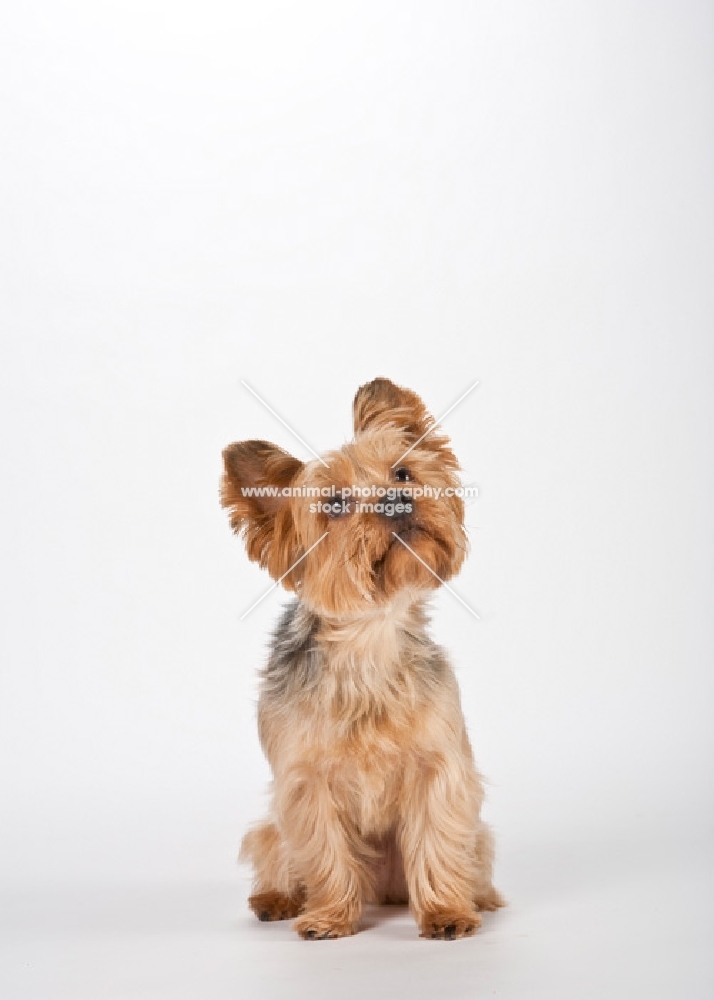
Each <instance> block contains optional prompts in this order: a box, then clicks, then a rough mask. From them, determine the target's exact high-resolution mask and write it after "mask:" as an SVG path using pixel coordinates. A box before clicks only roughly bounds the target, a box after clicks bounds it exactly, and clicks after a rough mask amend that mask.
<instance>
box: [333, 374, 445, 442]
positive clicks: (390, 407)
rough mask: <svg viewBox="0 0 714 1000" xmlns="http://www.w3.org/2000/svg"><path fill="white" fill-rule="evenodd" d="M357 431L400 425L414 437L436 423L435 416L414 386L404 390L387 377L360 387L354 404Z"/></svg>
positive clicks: (353, 410)
mask: <svg viewBox="0 0 714 1000" xmlns="http://www.w3.org/2000/svg"><path fill="white" fill-rule="evenodd" d="M352 414H353V417H354V428H355V434H362V433H363V432H364V431H372V430H378V429H379V428H381V427H386V426H388V425H389V426H392V427H399V428H400V429H401V430H404V431H406V432H407V434H408V435H409V436H410V437H412V438H413V439H414V440H416V439H417V438H419V437H421V435H422V434H424V432H425V431H427V430H428V429H429V428H430V427H431V426H433V424H434V418H433V417H432V415H431V414H430V413H429V411H428V410H427V408H426V407H425V406H424V404H423V403H422V401H421V399H419V397H418V396H417V394H416V393H415V392H412V391H411V389H402V387H401V386H399V385H395V384H394V382H392V381H391V380H390V379H388V378H375V379H372V381H371V382H367V383H366V384H365V385H362V386H360V388H359V389H358V390H357V395H356V396H355V398H354V402H353V403H352Z"/></svg>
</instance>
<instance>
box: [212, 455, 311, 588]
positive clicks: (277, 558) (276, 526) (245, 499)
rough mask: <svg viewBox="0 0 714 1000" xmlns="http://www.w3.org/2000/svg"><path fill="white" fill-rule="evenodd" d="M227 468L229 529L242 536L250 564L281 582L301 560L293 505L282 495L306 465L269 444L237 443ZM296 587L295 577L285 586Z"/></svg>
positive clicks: (224, 500)
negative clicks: (253, 563) (254, 563)
mask: <svg viewBox="0 0 714 1000" xmlns="http://www.w3.org/2000/svg"><path fill="white" fill-rule="evenodd" d="M223 466H224V474H223V479H222V482H221V504H222V505H223V506H224V507H226V508H227V509H228V512H229V517H230V522H231V527H232V529H233V531H234V532H235V533H236V534H242V535H243V539H244V541H245V547H246V550H247V552H248V558H249V559H252V560H253V561H254V562H257V563H259V564H260V566H262V567H263V568H264V569H267V570H268V572H269V573H270V575H271V576H272V577H273V579H274V580H278V579H280V577H281V576H282V575H283V574H284V573H286V572H287V571H288V569H289V568H290V566H292V564H293V563H294V562H295V561H296V559H298V558H299V557H300V544H299V540H298V537H297V533H296V531H295V524H294V522H293V517H292V512H291V510H290V500H289V497H287V496H283V495H282V491H283V490H284V489H285V487H287V486H290V485H291V484H292V483H293V481H294V479H295V477H296V476H297V474H298V473H299V472H300V470H301V469H302V467H303V463H302V462H300V461H299V460H298V459H297V458H293V456H292V455H290V454H288V452H286V451H283V449H282V448H278V446H277V445H275V444H270V442H268V441H238V442H236V443H235V444H231V445H229V446H228V447H227V448H226V449H225V450H224V452H223ZM259 491H260V492H259ZM296 583H297V577H296V575H295V574H294V573H290V574H289V576H287V577H286V578H285V580H283V585H284V586H285V587H287V588H288V589H290V590H294V589H295V584H296Z"/></svg>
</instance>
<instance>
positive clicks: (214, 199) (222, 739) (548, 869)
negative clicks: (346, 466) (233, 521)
mask: <svg viewBox="0 0 714 1000" xmlns="http://www.w3.org/2000/svg"><path fill="white" fill-rule="evenodd" d="M713 29H714V13H713V11H712V7H711V4H708V3H706V2H701V3H696V2H682V0H677V2H674V0H671V2H645V0H642V2H634V0H613V2H610V0H598V2H595V0H591V2H582V3H578V2H573V3H569V2H566V0H563V2H552V0H544V2H536V3H530V2H521V3H517V2H516V3H495V2H494V3H477V2H471V3H466V2H444V3H437V2H430V3H423V2H411V0H402V2H399V3H394V2H384V0H381V2H379V3H372V2H361V3H339V2H338V3H315V2H302V3H284V4H276V3H265V2H260V3H259V2H253V3H250V4H247V3H243V2H232V3H228V2H213V0H208V2H203V3H200V4H199V3H176V2H172V3H168V2H150V0H149V2H147V0H141V2H138V0H116V2H102V3H89V2H84V3H81V2H75V3H72V2H64V0H63V2H54V3H50V2H45V3H43V2H37V3H23V2H18V3H15V4H13V5H7V6H6V9H5V11H4V13H3V15H2V30H1V31H0V74H1V77H2V79H1V80H0V92H1V93H2V101H3V115H2V136H3V153H2V159H1V161H0V176H1V177H2V189H3V197H2V218H1V219H0V240H1V244H0V250H1V253H2V280H3V285H2V290H3V295H2V315H1V323H2V346H3V356H2V366H1V368H0V380H1V386H0V407H1V409H2V414H1V416H2V429H3V441H2V469H3V489H2V494H1V495H0V505H1V508H2V517H1V518H0V530H1V531H2V535H3V538H2V573H3V582H2V610H3V619H4V624H3V628H2V637H1V641H2V650H1V656H2V665H1V678H2V679H1V691H0V740H1V741H2V746H1V758H0V768H1V772H2V773H1V774H0V778H1V780H2V801H1V808H2V815H1V817H0V820H1V822H0V890H1V892H2V900H3V902H2V906H1V907H0V930H1V934H2V937H1V941H0V943H1V947H2V956H0V992H2V995H3V997H6V998H8V1000H25V998H30V997H32V998H37V1000H40V998H41V1000H46V998H49V997H52V998H53V1000H55V998H71V1000H80V998H83V997H88V998H89V997H91V998H96V997H102V998H112V997H121V998H129V997H131V998H135V997H146V998H157V997H162V998H163V997H167V998H168V997H170V998H183V997H186V998H189V997H190V998H193V997H196V998H201V1000H213V998H216V1000H220V998H223V997H231V998H236V997H258V996H260V997H262V998H273V997H286V996H291V997H295V996H300V995H302V993H303V992H304V994H305V995H308V994H309V995H310V996H311V997H313V998H319V997H334V996H344V997H353V996H357V995H360V996H376V997H379V996H390V997H395V996H397V997H398V996H401V995H409V996H413V997H417V996H422V995H424V996H430V997H431V996H433V995H435V994H437V995H439V996H443V997H448V998H452V997H486V996H489V997H490V996H493V995H496V996H503V997H509V998H511V997H516V998H520V997H529V998H533V997H541V996H542V997H547V998H549V1000H552V998H559V997H563V998H568V1000H572V998H578V1000H582V998H589V997H608V998H613V997H627V998H639V997H644V996H648V997H660V996H661V997H672V996H682V997H684V996H686V997H688V998H699V997H702V998H704V997H709V996H711V995H712V990H714V974H713V970H712V962H711V958H710V956H711V951H712V948H711V940H712V932H713V931H714V926H713V921H712V904H711V892H712V887H713V886H712V869H713V866H712V856H711V850H710V849H711V844H712V834H713V832H714V831H713V826H714V823H713V819H714V810H713V809H712V788H711V786H712V781H711V767H710V765H711V758H712V739H711V730H712V725H711V718H712V680H711V678H712V665H713V663H712V652H713V643H712V627H711V618H712V599H713V597H714V593H713V590H714V588H713V583H714V579H713V573H712V506H713V503H714V496H713V493H714V490H713V486H714V483H713V476H712V472H713V463H712V415H713V407H712V393H713V388H712V386H713V381H714V371H713V368H714V365H713V364H712V361H713V355H714V348H713V329H712V319H713V318H714V309H713V308H712V306H713V302H712V299H713V297H714V296H713V292H712V288H713V282H712V273H713V265H714V259H713V258H714V255H713V253H712V233H713V224H714V212H713V211H712V209H713V202H714V198H713V194H712V190H713V185H712V178H713V177H714V163H713V159H714V157H713V156H712V153H713V151H714V140H713V135H712V130H713V127H714V124H713V123H714V114H713V112H714V108H713V106H712V105H713V104H714V71H713V62H712V39H713V37H714V36H713ZM376 375H386V376H389V377H391V378H393V379H394V380H395V381H397V382H399V383H401V384H404V385H407V386H409V387H411V388H413V389H415V390H417V391H418V392H419V393H420V394H421V395H422V396H423V397H424V399H425V400H426V402H427V404H428V405H429V406H430V407H431V408H432V409H433V411H434V412H435V413H436V414H437V415H438V414H439V413H440V412H442V411H443V410H445V409H446V408H447V407H448V406H449V405H450V404H451V403H452V402H453V401H454V400H455V399H456V398H457V397H458V396H459V395H460V394H461V393H462V392H464V391H465V390H466V388H468V386H469V385H470V384H471V383H472V382H473V381H474V380H475V379H479V380H480V385H479V387H478V388H477V389H476V390H475V391H474V392H473V393H472V394H471V395H470V396H469V398H468V399H466V400H465V401H464V402H463V403H462V404H461V405H460V406H459V407H458V408H457V409H456V410H455V411H454V412H453V413H452V414H451V415H450V416H449V417H448V418H447V420H446V421H445V429H447V430H448V432H449V433H450V434H451V435H452V438H453V442H454V446H455V449H456V451H457V454H458V455H459V456H460V458H461V460H462V464H463V466H464V479H465V480H466V481H469V482H475V483H477V484H478V486H479V488H480V494H481V495H480V498H479V499H478V500H477V501H476V502H475V503H473V504H471V505H470V506H469V508H468V523H469V528H470V532H471V541H472V554H471V557H470V560H469V561H468V563H467V564H466V566H465V568H464V570H463V572H462V574H461V576H460V578H459V579H458V580H457V581H456V583H455V587H456V588H457V589H458V591H459V593H460V594H461V595H462V596H463V597H464V598H465V599H466V600H467V601H469V602H470V603H472V604H473V605H474V606H475V607H476V608H477V609H478V611H479V612H480V614H481V621H480V622H476V621H475V620H474V619H473V618H472V617H471V616H470V615H469V614H468V612H467V611H465V610H464V608H462V607H461V606H460V605H459V604H458V603H457V602H456V601H455V600H453V598H452V597H451V596H450V595H449V594H448V593H441V594H439V596H438V597H437V599H436V601H435V618H434V633H435V635H436V637H437V638H438V640H439V641H441V642H442V643H443V644H444V645H445V646H446V647H447V648H448V649H449V651H450V653H451V655H452V657H453V660H454V663H455V665H456V668H457V672H458V676H459V680H460V683H461V686H462V691H463V701H464V708H465V712H466V716H467V720H468V723H469V728H470V731H471V734H472V738H473V742H474V745H475V750H476V755H477V758H478V761H479V764H480V766H481V768H482V770H483V771H484V772H485V774H486V775H487V776H488V778H489V779H490V785H489V801H488V816H489V818H490V820H491V821H492V822H493V824H494V826H495V828H496V830H497V836H498V845H499V863H498V870H497V882H498V884H499V886H500V887H501V888H502V889H503V891H504V892H505V893H506V895H507V896H508V897H509V899H510V901H511V905H510V906H509V908H508V909H507V910H505V911H503V912H501V913H499V914H498V915H495V916H487V918H486V919H485V922H484V928H483V930H482V931H481V932H480V933H479V935H477V936H476V937H475V938H473V939H471V940H468V941H462V942H456V943H453V944H441V943H436V942H425V941H420V940H419V939H418V938H417V934H416V927H415V925H414V923H413V921H412V920H411V918H410V917H409V916H408V914H406V912H398V913H396V914H394V915H392V916H389V915H388V914H384V913H382V912H376V911H370V912H368V914H367V916H366V926H367V929H366V930H365V931H364V932H363V933H361V934H360V935H359V936H357V937H355V938H351V939H347V940H343V941H337V942H329V943H325V944H310V943H305V942H301V941H299V940H298V938H297V937H296V935H295V934H294V933H293V932H292V931H291V930H290V928H289V926H288V925H264V924H259V923H258V922H257V921H255V920H254V919H253V918H252V916H251V915H250V914H249V913H248V911H247V909H246V906H245V896H246V894H247V888H248V882H247V878H246V874H247V873H243V874H241V873H240V872H239V870H238V869H237V868H236V866H235V855H236V852H237V847H238V844H239V840H240V837H241V835H242V832H243V830H244V828H245V826H246V825H247V824H248V823H249V822H250V821H251V820H253V819H255V818H257V817H259V816H260V813H261V811H262V809H263V806H264V789H265V786H266V784H267V781H268V777H269V776H268V770H267V767H266V765H265V763H264V761H263V759H262V757H261V755H260V750H259V746H258V741H257V735H256V730H255V720H254V698H255V691H256V671H257V668H258V667H259V666H260V664H261V662H262V659H263V656H264V651H265V647H266V638H267V635H268V632H269V629H270V627H271V624H272V622H273V621H274V620H275V618H276V616H277V614H278V613H279V608H280V605H281V601H282V598H281V596H280V595H279V594H278V593H277V592H274V593H273V594H271V595H270V597H268V598H266V600H265V601H264V602H263V603H262V604H261V605H260V607H259V608H257V609H256V610H255V611H254V612H253V613H252V614H251V615H250V616H249V617H248V618H247V619H246V620H245V621H243V622H240V621H239V617H240V614H241V613H242V612H243V611H244V610H245V609H246V608H247V607H248V606H249V605H250V603H252V602H253V601H254V600H255V599H256V598H257V597H258V596H259V595H260V594H261V593H262V592H263V591H264V590H265V589H266V588H267V586H268V584H269V580H268V578H267V577H266V576H265V575H263V574H262V573H261V572H260V571H259V570H258V569H257V568H256V567H254V566H253V565H251V564H249V563H248V561H247V559H246V557H245V555H244V553H243V550H242V547H241V545H240V543H239V542H238V541H237V540H235V539H234V538H232V537H231V535H230V534H229V531H228V527H227V522H226V518H225V515H224V513H223V512H222V511H221V510H220V509H219V506H218V501H217V483H218V477H219V472H220V451H221V448H222V447H223V446H224V445H226V444H227V443H229V442H230V441H232V440H236V439H240V438H249V437H261V438H268V439H272V440H274V441H276V442H277V443H279V444H280V445H282V446H284V447H287V448H290V449H291V450H294V451H295V453H296V454H298V455H299V456H300V457H301V458H306V457H309V453H308V452H307V451H306V450H305V449H304V448H303V447H302V446H301V445H300V444H299V443H298V442H296V441H295V440H294V439H293V438H292V437H291V435H290V434H289V433H288V431H287V430H285V428H283V427H282V426H281V424H280V423H279V422H278V421H277V420H275V418H274V417H272V416H271V415H270V414H269V413H268V412H267V411H266V410H264V409H263V408H262V407H261V405H260V404H259V403H258V402H257V401H256V400H255V399H254V398H253V397H252V396H250V394H249V393H248V392H246V391H245V390H244V389H243V388H242V387H241V385H240V379H242V378H243V379H245V380H246V381H248V382H249V383H250V384H251V385H252V386H253V387H254V388H255V389H256V390H257V391H258V392H259V393H261V394H262V395H263V396H264V398H265V399H266V400H267V401H269V402H270V404H271V405H272V406H273V407H274V408H275V409H276V410H277V411H278V412H279V413H280V414H281V415H282V416H283V417H284V418H285V419H287V420H288V421H289V422H290V423H291V424H293V425H294V427H295V428H296V430H297V431H298V433H299V434H301V435H302V436H303V437H304V438H305V439H306V440H307V441H308V442H309V443H310V444H311V445H312V446H313V447H315V448H317V449H325V448H331V447H335V446H337V445H339V444H341V443H342V441H343V440H345V439H346V438H347V437H348V436H349V434H350V424H349V414H350V404H351V399H352V396H353V394H354V391H355V390H356V388H357V386H358V385H359V384H360V383H362V382H364V381H367V380H368V379H371V378H373V377H374V376H376Z"/></svg>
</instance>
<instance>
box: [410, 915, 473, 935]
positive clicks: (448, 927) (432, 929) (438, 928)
mask: <svg viewBox="0 0 714 1000" xmlns="http://www.w3.org/2000/svg"><path fill="white" fill-rule="evenodd" d="M419 926H420V932H421V937H424V938H436V939H437V940H440V941H454V940H456V938H462V937H470V936H471V935H472V934H475V933H476V931H477V930H478V928H479V927H480V926H481V917H480V916H479V914H478V913H476V912H475V911H473V912H469V911H467V912H466V913H463V912H458V911H454V910H440V911H439V912H438V913H425V914H424V916H423V917H422V918H421V920H420V922H419Z"/></svg>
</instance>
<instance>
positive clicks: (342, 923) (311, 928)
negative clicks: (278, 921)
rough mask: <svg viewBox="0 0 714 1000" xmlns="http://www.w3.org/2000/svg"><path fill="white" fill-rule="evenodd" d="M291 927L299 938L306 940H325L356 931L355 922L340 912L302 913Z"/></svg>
mask: <svg viewBox="0 0 714 1000" xmlns="http://www.w3.org/2000/svg"><path fill="white" fill-rule="evenodd" d="M293 927H294V928H295V930H296V931H297V932H298V934H299V935H300V937H301V938H305V939H306V940H308V941H326V940H328V939H329V938H340V937H349V936H350V934H354V933H355V932H356V931H357V924H356V922H355V921H353V920H347V919H345V918H344V917H342V916H341V915H340V914H327V913H310V912H307V913H303V914H301V915H300V916H299V917H298V918H297V920H296V921H295V923H294V924H293Z"/></svg>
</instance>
